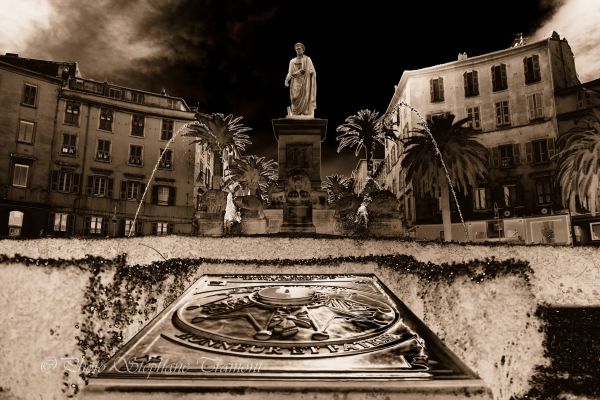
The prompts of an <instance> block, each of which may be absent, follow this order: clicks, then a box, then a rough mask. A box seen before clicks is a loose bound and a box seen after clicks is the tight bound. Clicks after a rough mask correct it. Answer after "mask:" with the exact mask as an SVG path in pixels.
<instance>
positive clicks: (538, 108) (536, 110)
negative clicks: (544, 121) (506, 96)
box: [527, 93, 544, 120]
mask: <svg viewBox="0 0 600 400" xmlns="http://www.w3.org/2000/svg"><path fill="white" fill-rule="evenodd" d="M527 105H528V107H529V119H530V120H532V119H538V118H544V105H543V103H542V94H541V93H533V94H530V95H529V96H527Z"/></svg>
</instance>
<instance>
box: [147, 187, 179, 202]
mask: <svg viewBox="0 0 600 400" xmlns="http://www.w3.org/2000/svg"><path fill="white" fill-rule="evenodd" d="M151 202H152V204H158V205H161V206H173V205H175V188H174V187H170V186H153V187H152V201H151Z"/></svg>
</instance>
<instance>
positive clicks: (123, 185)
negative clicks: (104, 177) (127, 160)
mask: <svg viewBox="0 0 600 400" xmlns="http://www.w3.org/2000/svg"><path fill="white" fill-rule="evenodd" d="M121 200H127V181H125V180H122V181H121Z"/></svg>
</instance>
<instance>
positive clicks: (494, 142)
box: [385, 34, 579, 241]
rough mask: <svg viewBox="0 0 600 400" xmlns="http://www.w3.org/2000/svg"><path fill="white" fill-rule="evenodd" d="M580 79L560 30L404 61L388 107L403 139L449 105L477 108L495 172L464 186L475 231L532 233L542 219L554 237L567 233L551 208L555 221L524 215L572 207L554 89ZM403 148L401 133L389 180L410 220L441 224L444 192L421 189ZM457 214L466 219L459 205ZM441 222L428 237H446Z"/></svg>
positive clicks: (389, 157)
mask: <svg viewBox="0 0 600 400" xmlns="http://www.w3.org/2000/svg"><path fill="white" fill-rule="evenodd" d="M578 83H579V81H578V78H577V75H576V72H575V64H574V59H573V54H572V52H571V49H570V47H569V44H568V43H567V41H566V40H564V39H560V38H559V37H558V35H556V34H553V36H552V37H551V38H548V39H545V40H541V41H538V42H535V43H531V44H524V45H517V46H515V47H511V48H508V49H504V50H500V51H496V52H493V53H489V54H485V55H481V56H476V57H467V55H466V54H461V55H459V58H458V60H457V61H454V62H450V63H447V64H442V65H436V66H433V67H428V68H423V69H419V70H415V71H405V72H404V73H403V74H402V77H401V79H400V82H399V84H398V86H397V87H396V90H395V93H394V96H393V98H392V100H391V102H390V104H389V106H388V109H387V113H388V114H390V115H392V116H393V122H394V124H395V125H396V128H397V134H398V138H399V139H402V138H405V137H407V136H408V135H410V132H411V130H413V129H416V128H417V126H418V124H419V123H422V122H424V121H426V120H427V119H428V118H430V117H431V116H433V115H436V114H442V113H451V114H453V115H455V117H456V119H455V121H457V120H459V119H462V118H470V121H469V122H468V124H469V125H470V126H471V127H472V128H474V129H475V130H478V131H479V132H480V133H479V134H478V135H477V139H478V140H479V141H480V142H481V143H482V144H483V145H485V146H486V147H487V148H488V149H489V153H490V158H489V162H488V171H487V176H486V178H485V180H481V181H480V182H479V183H478V185H477V187H473V188H470V190H469V193H460V192H458V193H457V194H458V197H459V204H460V206H461V210H462V213H463V215H464V216H465V219H467V220H469V221H473V222H472V223H471V228H469V229H470V234H469V236H470V239H471V240H472V239H482V240H489V239H500V238H507V237H508V236H510V237H512V238H515V239H518V240H525V239H524V238H525V237H529V236H532V235H529V234H528V233H527V232H526V231H528V230H531V229H534V230H535V229H537V230H540V229H544V230H546V231H550V230H552V231H553V232H552V234H553V235H554V238H553V237H550V236H549V235H547V236H548V241H552V240H556V241H568V240H569V232H568V228H567V227H564V226H562V224H563V222H562V221H563V219H562V218H559V217H557V220H556V221H555V222H553V220H552V219H551V218H550V219H548V218H547V219H548V223H547V224H545V225H544V224H537V222H536V224H537V225H535V227H533V228H532V227H527V224H526V223H521V222H523V221H524V220H523V219H524V218H529V217H545V216H550V215H555V214H557V215H558V214H563V213H564V212H565V211H564V209H563V207H562V206H561V204H560V199H559V196H558V194H559V192H558V190H557V188H556V182H555V176H554V175H555V170H556V166H555V161H554V160H553V156H554V154H555V140H556V138H557V137H558V133H559V132H558V123H557V118H556V115H557V111H556V101H555V95H554V94H555V92H556V91H557V90H561V89H564V88H567V87H570V86H572V85H575V84H578ZM404 103H406V104H409V105H410V106H411V107H413V108H414V109H416V110H417V111H418V113H417V112H414V111H411V110H410V109H409V108H408V107H406V106H403V105H402V104H404ZM401 154H402V148H401V143H400V140H398V141H395V142H393V141H388V142H387V143H386V146H385V160H386V183H387V185H388V186H389V187H391V189H392V191H393V192H394V193H396V194H397V196H398V198H399V200H400V202H401V211H402V214H403V219H404V220H405V222H406V223H407V224H408V225H409V226H419V225H424V224H425V225H427V224H434V225H435V224H440V223H441V211H440V201H439V199H433V198H428V197H424V198H419V199H416V198H415V196H414V193H413V190H412V186H411V185H410V184H407V182H406V179H405V178H406V177H405V176H404V172H403V170H402V168H401V165H400V164H401V163H400V160H401ZM454 208H455V207H454ZM452 216H453V222H458V213H457V212H456V209H454V210H453V212H452ZM516 219H518V220H519V223H516V222H515V221H516ZM513 220H514V221H513ZM474 221H483V222H480V223H475V222H474ZM513 222H515V224H513ZM505 225H508V226H505ZM513 225H514V226H513ZM555 225H556V226H555ZM558 225H561V226H560V227H559V226H558ZM460 230H462V228H461V229H460ZM460 230H459V231H460ZM558 231H560V232H558ZM433 232H434V233H433V234H431V233H428V235H429V236H432V237H427V238H428V239H435V238H439V234H440V232H441V230H440V229H438V230H435V229H434V230H433ZM538 236H539V235H538ZM459 237H460V236H459ZM458 240H461V239H460V238H459V239H458ZM536 240H537V239H536ZM541 240H542V241H544V240H545V239H544V237H542V239H541Z"/></svg>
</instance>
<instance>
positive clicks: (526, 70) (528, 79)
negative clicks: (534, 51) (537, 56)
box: [523, 57, 531, 83]
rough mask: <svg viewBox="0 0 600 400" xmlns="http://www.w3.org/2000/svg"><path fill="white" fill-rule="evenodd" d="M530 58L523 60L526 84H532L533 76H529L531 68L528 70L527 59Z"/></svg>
mask: <svg viewBox="0 0 600 400" xmlns="http://www.w3.org/2000/svg"><path fill="white" fill-rule="evenodd" d="M528 58H529V57H525V58H524V59H523V71H524V72H525V83H529V82H531V76H529V68H527V59H528Z"/></svg>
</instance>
